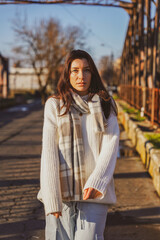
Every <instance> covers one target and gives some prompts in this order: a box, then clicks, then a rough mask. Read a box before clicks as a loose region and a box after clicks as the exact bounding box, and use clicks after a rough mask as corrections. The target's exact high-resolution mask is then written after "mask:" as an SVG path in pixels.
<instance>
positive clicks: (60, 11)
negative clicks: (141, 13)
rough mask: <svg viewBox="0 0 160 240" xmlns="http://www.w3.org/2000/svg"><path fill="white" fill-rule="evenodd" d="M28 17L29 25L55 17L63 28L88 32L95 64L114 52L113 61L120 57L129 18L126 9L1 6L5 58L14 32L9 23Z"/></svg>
mask: <svg viewBox="0 0 160 240" xmlns="http://www.w3.org/2000/svg"><path fill="white" fill-rule="evenodd" d="M17 13H20V14H21V15H22V16H23V15H24V14H26V15H27V17H28V22H29V24H33V23H34V22H35V21H38V20H39V19H48V18H49V17H54V18H56V19H59V20H60V22H61V24H62V25H63V26H64V27H65V26H68V25H73V26H75V25H77V26H80V27H82V28H83V29H85V30H86V32H89V34H87V36H86V39H87V41H86V42H87V45H88V47H90V48H91V49H92V51H91V52H90V53H91V55H92V57H93V58H94V60H95V61H96V63H98V60H99V59H100V57H102V56H104V55H110V54H111V53H112V52H113V53H114V56H115V58H117V57H119V56H121V52H122V48H123V44H124V40H125V35H126V31H127V26H128V22H129V16H128V14H127V13H126V12H125V10H123V9H120V8H114V7H100V6H99V7H98V6H82V5H76V6H75V5H69V4H58V5H47V4H46V5H37V4H27V5H0V52H1V54H2V55H4V56H6V57H10V56H12V55H13V53H11V48H12V47H13V46H14V32H13V30H12V20H13V19H14V18H15V16H16V14H17Z"/></svg>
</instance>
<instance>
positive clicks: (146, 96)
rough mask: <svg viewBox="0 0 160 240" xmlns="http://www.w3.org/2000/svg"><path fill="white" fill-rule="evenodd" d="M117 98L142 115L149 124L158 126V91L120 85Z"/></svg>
mask: <svg viewBox="0 0 160 240" xmlns="http://www.w3.org/2000/svg"><path fill="white" fill-rule="evenodd" d="M119 96H120V98H122V99H123V100H125V101H126V102H128V103H129V104H131V105H132V106H134V107H135V108H137V109H139V110H140V109H141V108H142V107H144V113H145V114H146V115H147V116H148V117H149V118H150V120H151V122H152V123H154V122H157V123H159V124H160V89H158V88H147V87H139V86H132V85H120V90H119Z"/></svg>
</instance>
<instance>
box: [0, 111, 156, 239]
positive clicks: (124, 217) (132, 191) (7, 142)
mask: <svg viewBox="0 0 160 240" xmlns="http://www.w3.org/2000/svg"><path fill="white" fill-rule="evenodd" d="M4 119H5V116H4ZM42 121H43V110H42V109H37V111H32V112H30V113H29V114H28V115H25V116H21V117H19V118H18V119H15V118H14V120H13V121H10V122H8V123H7V124H6V125H5V124H4V125H3V126H2V127H1V129H0V131H1V132H3V133H6V136H7V138H5V139H4V141H2V142H1V144H0V165H1V167H0V239H3V240H36V239H38V240H44V225H45V223H44V211H43V206H42V204H41V203H40V202H39V201H37V199H36V195H37V192H38V189H39V167H40V153H41V134H42ZM4 122H5V121H4ZM120 128H121V140H120V154H119V159H118V161H117V166H116V171H115V184H116V192H117V199H118V202H117V205H116V206H113V207H112V208H111V209H110V210H109V214H108V219H107V226H106V231H105V240H159V238H160V207H159V206H160V199H159V197H158V196H157V194H156V193H155V189H154V187H153V184H152V180H151V178H150V177H149V175H148V173H147V172H146V170H145V168H144V166H143V164H142V162H141V160H140V157H139V155H138V154H137V153H136V151H135V149H134V147H133V145H132V143H131V141H130V140H129V139H128V137H127V135H126V133H125V131H124V129H123V127H122V125H121V124H120ZM19 130H20V131H19ZM13 132H14V134H13ZM86 240H87V238H86Z"/></svg>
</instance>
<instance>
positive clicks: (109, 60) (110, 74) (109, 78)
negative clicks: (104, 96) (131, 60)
mask: <svg viewBox="0 0 160 240" xmlns="http://www.w3.org/2000/svg"><path fill="white" fill-rule="evenodd" d="M99 70H100V75H101V77H102V80H103V82H104V84H105V85H107V86H117V85H118V81H119V76H118V71H117V67H116V66H115V62H114V58H113V55H111V56H103V57H102V58H101V59H100V62H99Z"/></svg>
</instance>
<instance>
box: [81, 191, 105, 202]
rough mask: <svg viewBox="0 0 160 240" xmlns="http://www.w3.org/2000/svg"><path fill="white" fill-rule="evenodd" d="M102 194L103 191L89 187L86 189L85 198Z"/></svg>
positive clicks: (92, 197)
mask: <svg viewBox="0 0 160 240" xmlns="http://www.w3.org/2000/svg"><path fill="white" fill-rule="evenodd" d="M100 196H102V193H100V192H99V191H97V190H96V189H94V188H87V189H85V190H84V194H83V200H87V199H94V198H97V197H100Z"/></svg>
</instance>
